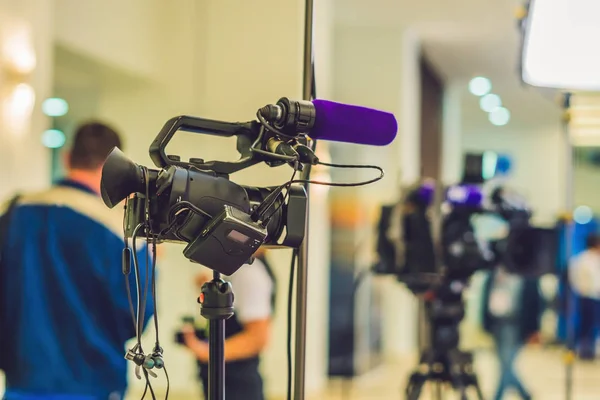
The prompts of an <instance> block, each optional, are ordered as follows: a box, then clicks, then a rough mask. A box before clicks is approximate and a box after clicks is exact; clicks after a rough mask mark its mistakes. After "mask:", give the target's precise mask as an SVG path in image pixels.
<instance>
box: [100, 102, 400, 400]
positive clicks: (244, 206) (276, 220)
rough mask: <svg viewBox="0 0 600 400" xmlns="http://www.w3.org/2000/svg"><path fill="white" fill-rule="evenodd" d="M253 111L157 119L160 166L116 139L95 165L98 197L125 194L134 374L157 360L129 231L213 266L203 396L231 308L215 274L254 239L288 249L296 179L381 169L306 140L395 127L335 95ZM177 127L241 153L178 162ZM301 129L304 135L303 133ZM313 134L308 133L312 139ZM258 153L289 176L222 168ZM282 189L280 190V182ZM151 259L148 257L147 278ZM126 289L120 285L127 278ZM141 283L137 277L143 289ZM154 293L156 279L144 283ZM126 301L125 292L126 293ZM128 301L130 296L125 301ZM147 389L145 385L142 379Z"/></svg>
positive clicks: (207, 293) (302, 215) (356, 136)
mask: <svg viewBox="0 0 600 400" xmlns="http://www.w3.org/2000/svg"><path fill="white" fill-rule="evenodd" d="M256 117H257V120H255V121H250V122H245V123H231V122H222V121H214V120H208V119H203V118H196V117H190V116H179V117H176V118H172V119H170V120H169V121H167V123H166V124H165V125H164V126H163V128H162V130H161V131H160V132H159V133H158V135H157V136H156V138H155V139H154V141H153V142H152V144H151V146H150V157H151V159H152V161H153V162H154V164H155V165H156V166H157V167H158V168H159V169H158V170H153V169H149V168H146V167H144V166H141V165H138V164H135V163H134V162H132V161H131V160H129V159H128V158H126V157H125V155H124V154H123V153H122V152H121V151H120V150H119V149H117V148H115V149H113V151H112V152H111V153H110V155H109V156H108V158H107V159H106V161H105V164H104V167H103V170H102V186H101V194H102V199H103V200H104V202H105V203H106V205H107V206H108V207H110V208H113V207H115V206H116V205H118V204H120V203H121V202H122V201H123V200H126V202H125V216H124V236H125V247H126V248H125V251H124V255H123V272H124V274H125V275H129V273H130V270H131V265H130V264H131V262H130V261H131V259H132V257H131V250H130V249H129V246H128V239H129V238H131V239H132V241H133V253H134V254H133V262H134V271H135V277H136V283H137V288H138V290H137V301H138V313H137V314H138V315H137V318H136V316H134V319H135V320H136V325H137V326H136V328H137V334H138V341H137V344H136V345H135V346H134V347H133V348H132V349H130V350H129V351H128V352H127V354H126V358H127V359H129V360H131V361H133V362H134V363H135V364H136V365H137V368H136V373H137V375H138V378H140V379H141V376H140V374H139V371H140V370H142V371H143V372H144V375H145V377H146V379H148V374H150V375H153V372H152V371H151V370H152V369H153V368H162V367H163V366H164V363H163V362H162V348H161V347H160V345H159V341H158V323H157V320H156V310H155V312H154V318H155V324H156V330H157V339H156V344H155V346H154V350H153V353H152V354H149V355H145V354H144V352H143V350H142V346H141V338H140V335H141V331H142V321H143V317H141V318H140V310H144V309H145V306H144V302H145V301H146V298H147V292H146V293H142V289H141V287H142V284H141V282H140V273H139V271H140V270H139V265H138V261H137V255H136V239H138V238H144V239H146V240H147V241H148V243H151V244H152V246H153V247H155V246H156V244H157V243H159V242H165V241H167V242H179V243H181V242H183V243H187V245H186V247H185V249H184V251H183V253H184V255H185V256H186V257H187V258H188V259H189V260H191V261H193V262H196V263H200V264H202V265H204V266H206V267H208V268H211V269H212V270H213V271H214V279H213V280H212V281H210V282H208V283H206V284H205V285H204V286H203V288H202V293H201V295H200V298H199V302H200V304H201V307H202V308H201V310H202V311H201V314H202V315H203V316H204V317H205V318H207V319H208V320H209V347H210V357H209V379H210V384H209V390H208V391H209V397H210V399H211V400H212V399H222V398H223V393H224V391H223V390H224V389H223V388H224V378H223V371H224V368H223V366H224V358H223V357H224V356H223V354H224V353H223V342H224V320H225V319H227V318H229V317H231V316H232V315H233V291H232V288H231V285H230V284H229V283H228V282H225V281H223V280H222V279H221V277H220V274H225V275H231V274H233V273H234V272H235V271H237V270H238V269H239V268H240V267H241V266H242V265H243V264H245V263H248V262H251V261H252V256H253V254H254V253H255V252H256V250H257V249H258V248H259V247H260V246H262V245H269V246H275V247H291V248H297V247H299V246H300V244H301V243H302V241H303V240H305V237H304V235H305V231H306V219H307V216H306V210H307V194H306V191H305V190H304V188H303V187H302V186H297V185H294V184H295V183H313V184H325V185H330V186H360V185H365V184H369V183H372V182H375V181H378V180H380V179H381V178H382V177H383V170H382V169H381V168H379V167H376V166H348V165H337V164H328V163H323V162H321V161H319V159H318V158H317V156H316V155H315V153H314V151H313V148H312V147H311V146H310V144H311V139H323V140H332V141H341V142H349V143H357V144H370V145H379V146H383V145H387V144H389V143H390V142H391V141H392V140H393V139H394V138H395V136H396V132H397V122H396V119H395V117H394V116H393V115H392V114H390V113H386V112H382V111H377V110H372V109H368V108H363V107H358V106H350V105H344V104H340V103H335V102H330V101H325V100H314V101H312V102H311V101H295V100H290V99H287V98H282V99H280V100H279V101H278V102H277V104H270V105H267V106H265V107H263V108H261V109H259V110H258V111H257V113H256ZM179 130H184V131H191V132H196V133H201V134H209V135H216V136H222V137H231V136H236V137H237V150H238V152H239V153H240V154H241V158H240V159H239V160H238V161H235V162H223V161H205V160H203V159H200V158H193V159H190V160H189V161H188V162H184V161H182V160H181V159H180V157H179V156H175V155H169V156H167V154H166V146H167V144H168V143H169V142H170V140H171V139H172V138H173V136H174V135H175V133H176V132H178V131H179ZM309 135H310V138H309ZM312 143H314V142H312ZM259 162H265V163H266V164H268V165H269V166H271V167H277V166H281V165H290V166H291V167H292V168H293V174H292V177H291V179H290V180H289V181H287V182H285V183H284V184H282V185H280V186H277V187H269V188H258V187H248V186H241V185H238V184H236V183H234V182H231V181H230V180H229V176H230V174H233V173H235V172H238V171H240V170H242V169H245V168H248V167H251V166H253V165H255V164H257V163H259ZM317 164H320V165H326V166H330V167H346V168H373V169H376V170H378V171H379V172H380V175H379V177H377V178H374V179H371V180H369V181H366V182H359V183H323V182H314V181H307V180H301V179H300V180H294V177H295V174H296V172H297V171H299V170H302V169H303V168H304V167H305V166H306V165H308V166H310V165H317ZM284 190H285V191H286V193H285V195H284V194H283V191H284ZM155 261H156V260H155V259H154V260H153V266H152V278H153V279H154V276H155V274H154V269H155V266H156V264H155ZM127 288H129V286H127ZM147 288H148V284H147V283H146V290H147ZM152 294H153V296H154V297H156V296H155V284H154V281H153V283H152ZM129 297H130V300H131V296H129ZM131 309H132V310H133V305H132V306H131ZM150 390H152V389H151V387H150Z"/></svg>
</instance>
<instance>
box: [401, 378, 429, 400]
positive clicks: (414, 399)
mask: <svg viewBox="0 0 600 400" xmlns="http://www.w3.org/2000/svg"><path fill="white" fill-rule="evenodd" d="M425 382H426V378H425V377H424V376H422V375H420V374H412V375H411V377H410V380H409V381H408V385H407V386H406V400H418V399H419V397H420V396H421V391H422V390H423V385H425Z"/></svg>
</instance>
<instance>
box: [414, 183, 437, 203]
mask: <svg viewBox="0 0 600 400" xmlns="http://www.w3.org/2000/svg"><path fill="white" fill-rule="evenodd" d="M418 192H419V197H420V198H421V200H422V201H423V203H425V204H426V205H430V204H431V202H432V201H433V196H434V195H435V183H432V182H425V183H423V184H422V185H421V186H420V187H419V190H418Z"/></svg>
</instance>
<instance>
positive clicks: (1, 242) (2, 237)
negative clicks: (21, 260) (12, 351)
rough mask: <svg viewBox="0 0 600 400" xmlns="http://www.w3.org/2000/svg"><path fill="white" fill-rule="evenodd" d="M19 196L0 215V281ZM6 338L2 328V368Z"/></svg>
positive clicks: (1, 307) (3, 365)
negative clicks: (3, 335) (10, 227)
mask: <svg viewBox="0 0 600 400" xmlns="http://www.w3.org/2000/svg"><path fill="white" fill-rule="evenodd" d="M19 198H20V195H16V196H15V197H13V198H12V199H11V200H10V201H9V203H8V207H7V208H6V211H5V212H4V214H2V215H0V282H6V279H5V278H6V277H5V276H4V274H5V273H6V271H5V268H4V262H3V248H4V247H5V245H6V240H7V237H8V228H9V226H10V219H11V217H12V214H13V211H14V209H15V206H16V205H17V202H18V201H19ZM0 300H1V299H0ZM4 309H5V307H4V305H2V304H0V325H2V324H3V321H2V319H3V315H2V310H4ZM5 339H6V338H3V337H2V330H0V370H4V369H5V368H6V361H7V360H6V357H5V355H4V351H3V350H4V349H3V348H1V347H3V346H5V345H6V344H7V343H6V340H5Z"/></svg>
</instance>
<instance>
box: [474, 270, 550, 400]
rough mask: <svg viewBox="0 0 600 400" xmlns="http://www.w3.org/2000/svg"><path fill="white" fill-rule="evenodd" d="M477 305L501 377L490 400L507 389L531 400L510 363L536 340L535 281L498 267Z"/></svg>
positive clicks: (538, 306) (538, 301)
mask: <svg viewBox="0 0 600 400" xmlns="http://www.w3.org/2000/svg"><path fill="white" fill-rule="evenodd" d="M481 305H482V307H481V310H482V314H483V315H482V322H483V328H484V330H485V331H486V332H488V333H489V334H491V335H492V337H493V339H494V342H495V345H496V354H497V357H498V361H499V362H500V373H501V376H500V381H499V384H498V389H497V391H496V395H495V397H494V399H495V400H501V399H502V398H503V396H504V393H505V392H506V390H507V389H509V388H511V387H512V388H514V389H515V390H516V391H517V393H518V394H519V395H520V397H521V398H522V399H523V400H529V399H531V398H532V395H531V394H530V393H529V391H528V390H527V389H526V388H525V386H524V385H523V383H522V382H521V379H520V378H519V376H518V375H517V372H516V371H515V369H514V363H515V361H516V359H517V357H518V355H519V353H520V351H521V350H522V349H523V347H524V346H525V345H526V344H527V343H528V342H532V341H537V340H538V335H539V330H540V320H541V316H542V312H543V309H544V304H543V298H542V296H541V293H540V290H539V279H537V278H528V277H522V276H519V275H517V274H513V273H510V272H508V271H506V270H505V269H504V268H503V267H498V268H496V269H495V270H493V271H491V272H490V273H489V274H488V276H487V277H486V279H485V281H484V284H483V295H482V299H481Z"/></svg>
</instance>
